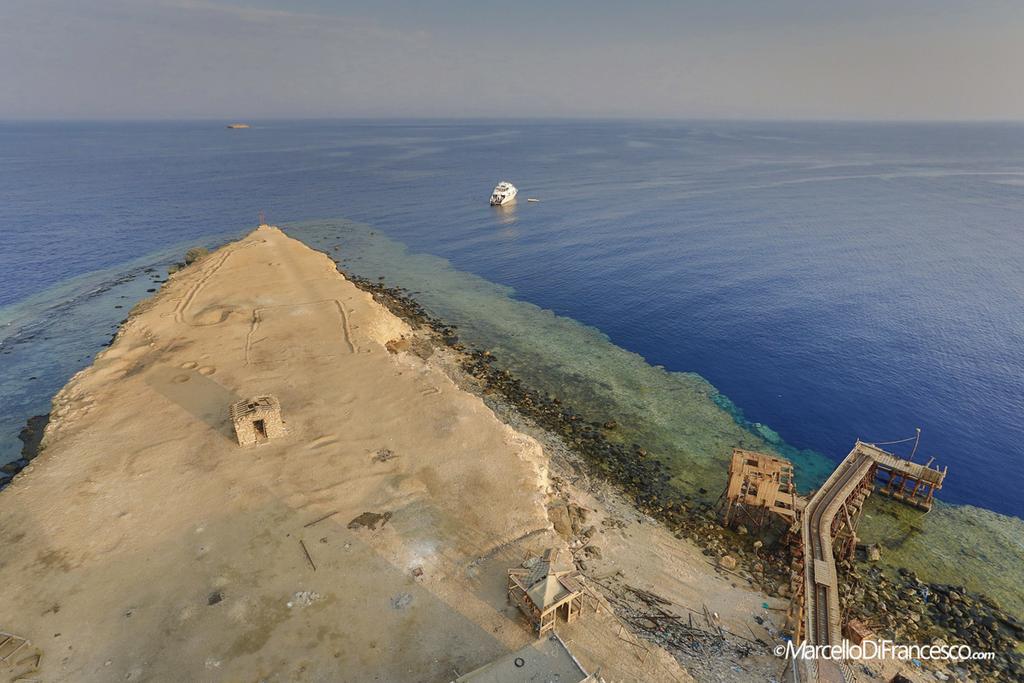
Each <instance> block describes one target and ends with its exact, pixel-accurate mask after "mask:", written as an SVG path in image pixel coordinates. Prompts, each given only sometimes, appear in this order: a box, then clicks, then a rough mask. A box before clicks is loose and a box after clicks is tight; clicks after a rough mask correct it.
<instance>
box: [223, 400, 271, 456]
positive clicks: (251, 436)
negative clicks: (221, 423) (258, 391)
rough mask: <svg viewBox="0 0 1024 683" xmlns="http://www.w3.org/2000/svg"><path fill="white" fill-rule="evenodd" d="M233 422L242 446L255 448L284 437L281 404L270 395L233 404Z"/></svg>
mask: <svg viewBox="0 0 1024 683" xmlns="http://www.w3.org/2000/svg"><path fill="white" fill-rule="evenodd" d="M231 422H232V423H233V424H234V425H235V436H236V437H238V444H239V445H240V446H253V445H256V444H260V443H263V442H265V441H269V440H270V439H276V438H277V437H279V436H284V420H282V419H281V404H280V403H279V402H278V400H277V399H276V398H274V397H273V396H270V395H269V394H268V395H265V396H256V397H254V398H247V399H244V400H241V401H238V402H237V403H233V404H232V405H231Z"/></svg>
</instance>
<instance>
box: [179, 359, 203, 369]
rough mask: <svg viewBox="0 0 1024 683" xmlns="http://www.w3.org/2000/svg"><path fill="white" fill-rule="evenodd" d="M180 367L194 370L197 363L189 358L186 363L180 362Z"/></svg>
mask: <svg viewBox="0 0 1024 683" xmlns="http://www.w3.org/2000/svg"><path fill="white" fill-rule="evenodd" d="M181 367H182V369H184V370H195V369H196V368H197V367H199V363H197V362H195V361H194V360H190V361H188V362H186V363H182V364H181Z"/></svg>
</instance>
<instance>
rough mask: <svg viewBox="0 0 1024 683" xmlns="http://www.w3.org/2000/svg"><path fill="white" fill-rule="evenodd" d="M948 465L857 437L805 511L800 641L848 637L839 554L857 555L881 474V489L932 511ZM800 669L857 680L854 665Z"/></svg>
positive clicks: (824, 677) (817, 677)
mask: <svg viewBox="0 0 1024 683" xmlns="http://www.w3.org/2000/svg"><path fill="white" fill-rule="evenodd" d="M929 464H931V463H930V462H929ZM947 469H948V468H947ZM947 469H943V470H937V469H933V468H931V467H929V466H928V465H921V464H918V463H913V462H910V461H908V460H903V459H901V458H898V457H896V456H895V455H893V454H892V453H888V452H886V451H884V450H882V449H881V448H879V447H878V446H875V445H873V444H869V443H864V442H862V441H859V440H858V441H857V443H856V445H854V447H853V450H851V451H850V453H849V455H847V456H846V458H844V459H843V461H842V462H841V463H839V466H838V467H836V469H835V471H833V472H832V475H831V476H830V477H829V478H828V479H827V480H826V481H825V483H824V484H823V485H822V487H821V488H820V489H818V491H817V492H816V493H815V494H814V496H812V497H811V499H810V501H808V503H807V507H806V508H805V509H804V510H803V513H802V514H801V519H800V536H801V545H802V547H801V548H800V549H799V550H800V553H799V556H800V558H801V560H802V571H803V581H802V586H801V588H802V590H800V591H799V592H798V593H797V594H794V598H793V600H794V606H795V607H797V608H798V609H799V611H800V612H802V615H801V616H802V624H799V625H798V629H797V638H796V640H797V641H798V642H799V641H800V640H801V638H800V634H801V633H802V634H803V635H804V637H805V639H806V641H807V642H808V643H810V644H811V645H834V644H839V643H841V642H842V623H841V614H840V610H839V586H838V583H839V582H838V579H837V576H836V556H837V555H838V556H839V557H840V558H846V557H850V556H851V555H852V554H853V549H854V546H855V541H856V533H855V532H856V528H857V522H858V521H859V519H860V514H861V511H862V510H863V505H864V500H865V499H866V498H867V496H868V495H869V494H870V493H871V491H872V489H873V488H874V485H875V481H876V478H881V479H882V482H881V483H883V484H884V486H883V487H882V488H881V489H880V492H881V493H883V494H885V495H888V496H890V497H892V498H895V499H897V500H900V501H903V502H905V503H908V504H910V505H913V506H915V507H918V508H920V509H923V510H929V509H931V506H932V502H933V496H934V494H935V491H937V490H939V489H940V488H942V482H943V480H944V479H945V476H946V472H947ZM908 487H909V490H908ZM800 627H802V628H800ZM799 668H800V669H801V672H800V673H801V674H802V678H801V680H808V681H833V680H836V681H852V680H854V675H853V671H852V669H850V668H849V667H848V666H846V665H845V664H838V665H834V664H832V663H830V664H829V665H827V666H825V665H824V663H823V662H819V663H818V665H815V663H814V662H803V663H802V664H801V666H800V667H799Z"/></svg>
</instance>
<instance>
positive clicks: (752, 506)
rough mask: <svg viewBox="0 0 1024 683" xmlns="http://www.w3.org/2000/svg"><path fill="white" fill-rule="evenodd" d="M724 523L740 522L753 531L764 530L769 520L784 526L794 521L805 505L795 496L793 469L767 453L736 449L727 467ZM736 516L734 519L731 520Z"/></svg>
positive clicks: (790, 464)
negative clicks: (753, 528) (740, 519)
mask: <svg viewBox="0 0 1024 683" xmlns="http://www.w3.org/2000/svg"><path fill="white" fill-rule="evenodd" d="M722 495H723V497H724V498H725V501H724V502H725V512H724V518H723V523H724V524H725V525H726V526H728V525H729V523H730V522H731V521H738V519H739V518H742V519H743V521H744V522H746V523H747V524H750V525H752V526H753V527H755V528H759V529H760V528H763V527H764V526H765V524H767V523H768V522H770V521H771V517H772V516H776V517H779V518H781V519H782V520H783V521H784V523H785V524H786V526H789V525H791V524H793V522H795V521H796V519H797V517H798V515H799V513H800V511H801V510H802V509H803V506H804V504H805V501H804V500H803V499H802V498H800V497H799V496H798V495H797V493H796V484H795V483H794V481H793V465H792V463H790V462H789V461H788V460H785V459H783V458H779V457H777V456H774V455H768V454H767V453H757V452H755V451H745V450H743V449H741V448H736V449H734V450H733V452H732V461H731V462H730V463H729V483H728V485H727V486H726V489H725V492H724V493H723V494H722ZM734 515H735V516H734Z"/></svg>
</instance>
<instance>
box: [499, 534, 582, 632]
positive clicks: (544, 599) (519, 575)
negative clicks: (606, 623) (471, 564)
mask: <svg viewBox="0 0 1024 683" xmlns="http://www.w3.org/2000/svg"><path fill="white" fill-rule="evenodd" d="M582 581H583V579H582V577H581V575H580V573H579V572H578V571H577V570H576V565H575V564H574V563H573V561H572V556H571V555H569V553H568V551H566V550H563V549H560V548H549V549H548V550H545V551H544V555H543V557H540V558H534V561H533V564H532V566H530V567H515V568H513V569H509V570H508V598H509V600H510V601H512V602H513V603H514V604H515V605H516V606H517V607H519V609H520V610H521V611H522V612H523V614H525V615H526V618H527V619H529V620H530V623H531V624H532V625H533V628H534V629H535V630H536V631H537V634H538V635H544V634H545V633H546V632H548V631H550V630H552V629H554V628H555V619H556V616H557V614H558V613H559V612H561V613H562V616H563V617H564V618H565V621H566V623H570V624H571V623H572V622H573V621H575V619H576V617H578V616H579V614H580V611H581V610H582V609H583V582H582Z"/></svg>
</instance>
